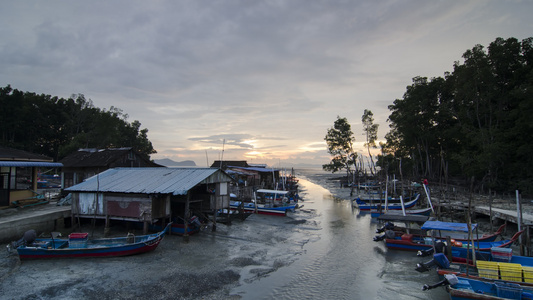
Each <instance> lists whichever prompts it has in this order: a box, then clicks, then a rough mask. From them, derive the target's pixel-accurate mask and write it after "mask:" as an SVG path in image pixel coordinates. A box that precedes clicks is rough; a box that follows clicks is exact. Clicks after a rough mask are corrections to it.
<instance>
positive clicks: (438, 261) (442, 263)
mask: <svg viewBox="0 0 533 300" xmlns="http://www.w3.org/2000/svg"><path fill="white" fill-rule="evenodd" d="M433 267H439V268H442V269H448V268H449V267H450V261H449V260H448V258H447V257H446V255H444V253H437V254H435V255H433V259H432V260H430V261H428V262H426V263H419V264H417V265H416V268H415V270H417V271H418V272H420V273H422V272H427V271H429V270H430V269H431V268H433Z"/></svg>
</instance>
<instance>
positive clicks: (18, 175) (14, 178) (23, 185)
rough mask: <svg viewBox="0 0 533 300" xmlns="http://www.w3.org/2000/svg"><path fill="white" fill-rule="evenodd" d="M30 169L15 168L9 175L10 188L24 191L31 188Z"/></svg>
mask: <svg viewBox="0 0 533 300" xmlns="http://www.w3.org/2000/svg"><path fill="white" fill-rule="evenodd" d="M31 181H32V168H22V167H18V168H16V171H15V172H12V173H11V187H13V189H15V190H26V189H31V188H32V184H31Z"/></svg>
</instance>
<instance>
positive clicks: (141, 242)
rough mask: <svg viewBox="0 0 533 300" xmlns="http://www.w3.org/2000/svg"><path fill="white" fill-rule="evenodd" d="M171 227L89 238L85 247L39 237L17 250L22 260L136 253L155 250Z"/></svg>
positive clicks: (61, 240)
mask: <svg viewBox="0 0 533 300" xmlns="http://www.w3.org/2000/svg"><path fill="white" fill-rule="evenodd" d="M169 227H170V224H169V225H168V226H167V227H165V229H164V230H163V231H161V232H159V233H156V234H150V235H144V236H137V237H131V238H128V237H124V238H109V239H99V240H92V241H91V240H89V241H87V245H86V246H84V247H72V246H71V244H70V242H69V240H65V239H56V240H52V239H37V240H36V244H35V246H20V247H18V248H17V252H18V255H19V258H20V259H21V260H29V259H50V258H76V257H115V256H128V255H135V254H141V253H146V252H150V251H153V250H155V249H156V248H157V246H158V245H159V243H160V242H161V241H162V240H163V237H164V235H165V233H166V232H167V231H168V230H169Z"/></svg>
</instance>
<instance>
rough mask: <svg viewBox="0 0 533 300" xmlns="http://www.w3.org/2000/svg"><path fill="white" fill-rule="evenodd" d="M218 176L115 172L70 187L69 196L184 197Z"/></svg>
mask: <svg viewBox="0 0 533 300" xmlns="http://www.w3.org/2000/svg"><path fill="white" fill-rule="evenodd" d="M217 172H220V173H221V174H223V175H222V176H223V178H225V179H226V180H223V181H231V180H232V179H231V177H229V176H228V175H227V174H225V173H224V172H222V171H220V170H218V169H212V168H115V169H109V170H107V171H104V172H102V173H100V174H98V175H96V176H93V177H91V178H88V179H87V180H85V181H84V182H82V183H79V184H77V185H74V186H71V187H69V188H67V189H65V190H66V191H69V192H96V191H98V192H116V193H140V194H173V195H185V194H187V191H189V190H190V189H192V188H193V187H195V186H196V185H198V184H199V183H201V182H202V181H204V180H206V179H208V178H209V177H211V176H212V175H214V174H215V173H217Z"/></svg>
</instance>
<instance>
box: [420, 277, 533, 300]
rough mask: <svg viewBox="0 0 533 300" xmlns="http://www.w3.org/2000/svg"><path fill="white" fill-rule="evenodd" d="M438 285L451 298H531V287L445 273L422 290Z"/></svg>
mask: <svg viewBox="0 0 533 300" xmlns="http://www.w3.org/2000/svg"><path fill="white" fill-rule="evenodd" d="M440 286H444V287H446V289H447V291H448V293H449V294H450V299H452V300H462V299H481V300H485V299H487V300H496V299H517V300H520V299H533V288H532V287H528V286H523V285H520V284H516V283H511V282H506V281H493V282H490V281H482V280H475V279H472V278H465V277H457V276H455V275H454V274H447V275H445V276H444V279H443V280H442V281H440V282H438V283H436V284H433V285H428V284H426V285H424V286H423V287H422V290H424V291H426V290H430V289H434V288H437V287H440Z"/></svg>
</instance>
